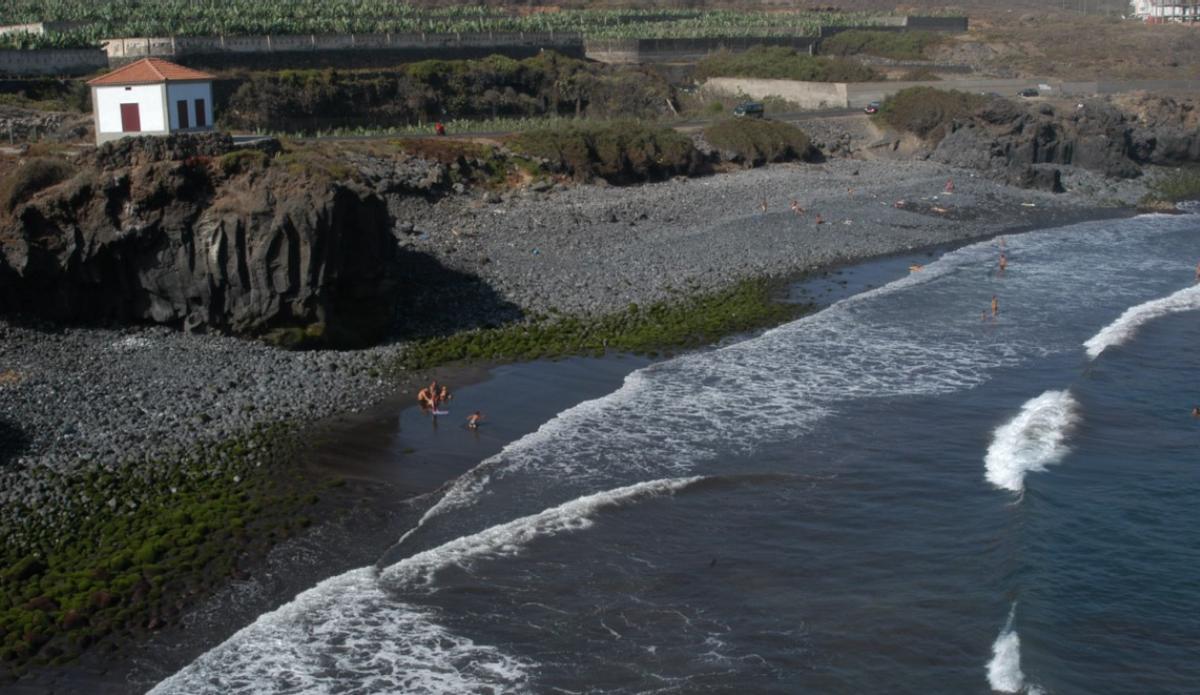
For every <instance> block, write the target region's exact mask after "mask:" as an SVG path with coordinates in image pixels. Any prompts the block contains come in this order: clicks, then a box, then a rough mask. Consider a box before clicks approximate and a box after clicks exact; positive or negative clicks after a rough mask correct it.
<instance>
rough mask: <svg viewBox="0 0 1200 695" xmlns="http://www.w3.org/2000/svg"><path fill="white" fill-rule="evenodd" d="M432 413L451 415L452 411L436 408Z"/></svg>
mask: <svg viewBox="0 0 1200 695" xmlns="http://www.w3.org/2000/svg"><path fill="white" fill-rule="evenodd" d="M432 413H433V414H434V415H449V414H450V411H449V410H434V411H432Z"/></svg>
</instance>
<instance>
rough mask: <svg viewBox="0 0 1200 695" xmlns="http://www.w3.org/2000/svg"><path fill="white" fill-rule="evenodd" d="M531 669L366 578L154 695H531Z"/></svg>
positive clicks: (267, 617)
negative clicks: (360, 691) (361, 693)
mask: <svg viewBox="0 0 1200 695" xmlns="http://www.w3.org/2000/svg"><path fill="white" fill-rule="evenodd" d="M531 668H532V664H530V663H529V662H527V661H525V660H522V659H517V658H514V657H511V656H508V655H506V654H504V653H503V652H501V651H500V650H499V649H496V648H495V647H491V646H486V645H480V644H475V643H474V642H472V641H471V640H469V639H467V638H465V637H461V636H458V635H455V634H453V633H451V632H449V631H448V630H446V629H445V628H443V627H441V626H440V625H437V624H436V623H435V622H434V614H433V612H432V611H430V610H427V609H424V608H418V607H416V606H412V605H408V604H404V603H400V602H398V601H396V600H395V598H394V597H393V596H391V595H389V594H388V593H387V592H386V591H384V589H383V588H382V587H381V586H380V585H379V582H378V575H377V573H376V572H375V570H374V568H364V569H358V570H353V571H351V572H347V573H345V574H342V575H339V576H337V577H334V578H332V579H328V580H326V581H324V582H321V583H320V584H318V585H316V586H315V587H313V588H312V589H309V590H308V591H305V592H304V593H302V594H300V595H299V596H297V597H296V599H295V600H294V601H292V602H291V603H289V604H287V605H285V606H283V607H281V608H279V609H277V610H275V611H272V612H270V613H265V614H263V615H261V616H259V618H258V619H257V620H255V621H254V622H253V623H252V624H250V625H249V626H247V627H245V628H243V629H241V630H240V631H238V632H237V633H236V634H235V635H233V636H232V637H230V638H229V639H228V640H226V641H225V642H224V643H222V644H221V645H219V646H217V647H215V648H214V649H212V650H210V651H208V652H207V653H206V654H204V655H203V656H201V657H200V658H198V659H196V660H195V661H193V662H192V663H191V664H190V665H189V666H187V667H186V668H184V669H183V670H181V671H179V672H178V673H176V674H175V675H173V676H171V677H170V678H168V679H166V680H164V681H162V682H161V683H159V684H158V685H157V686H155V687H154V689H153V690H151V691H150V693H151V695H169V694H173V693H179V694H181V695H184V694H186V695H205V694H208V693H211V694H212V695H228V694H231V693H246V694H247V695H249V694H251V693H296V692H351V691H356V692H357V690H356V689H355V688H353V687H352V684H355V683H357V684H359V685H360V686H362V687H363V688H364V689H366V690H369V691H370V692H405V693H468V692H494V693H517V692H525V691H527V690H528V681H529V671H530V669H531ZM368 684H369V687H366V686H367V685H368Z"/></svg>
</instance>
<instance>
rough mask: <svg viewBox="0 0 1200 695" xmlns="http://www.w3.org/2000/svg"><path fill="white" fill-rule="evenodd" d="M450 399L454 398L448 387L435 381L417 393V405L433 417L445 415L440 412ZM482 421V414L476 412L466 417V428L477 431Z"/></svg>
mask: <svg viewBox="0 0 1200 695" xmlns="http://www.w3.org/2000/svg"><path fill="white" fill-rule="evenodd" d="M452 398H454V396H453V395H452V394H451V393H450V389H449V387H447V386H446V385H445V384H439V383H438V382H437V379H434V380H433V381H431V382H429V385H428V386H426V387H425V388H423V389H421V390H420V391H417V404H418V405H420V406H421V410H424V411H426V412H428V413H430V414H432V415H433V416H434V417H437V416H438V415H444V414H446V413H443V412H442V411H441V407H442V406H443V405H445V404H446V403H449V402H450V400H451V399H452ZM482 421H483V413H482V412H480V411H478V410H476V411H475V412H473V413H471V414H470V415H469V416H467V427H468V428H469V429H473V430H474V429H478V428H479V423H480V422H482Z"/></svg>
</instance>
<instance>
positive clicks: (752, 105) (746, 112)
mask: <svg viewBox="0 0 1200 695" xmlns="http://www.w3.org/2000/svg"><path fill="white" fill-rule="evenodd" d="M764 111H765V109H764V108H763V105H762V103H760V102H757V101H743V102H742V103H740V104H738V105H737V106H735V107H733V115H735V116H737V117H739V118H741V117H742V116H748V117H750V118H762V117H763V112H764Z"/></svg>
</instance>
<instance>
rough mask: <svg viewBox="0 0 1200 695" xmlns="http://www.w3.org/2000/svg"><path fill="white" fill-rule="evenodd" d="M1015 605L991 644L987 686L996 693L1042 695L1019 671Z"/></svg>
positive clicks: (1018, 638)
mask: <svg viewBox="0 0 1200 695" xmlns="http://www.w3.org/2000/svg"><path fill="white" fill-rule="evenodd" d="M1016 613H1017V605H1016V604H1015V603H1014V604H1013V607H1012V608H1011V609H1010V610H1009V612H1008V620H1007V621H1006V622H1005V623H1004V629H1002V630H1001V631H1000V634H999V636H997V637H996V641H995V642H993V643H992V660H991V661H989V662H988V665H987V676H988V686H989V687H991V689H992V690H993V691H994V692H997V693H1025V694H1026V695H1042V693H1043V691H1042V689H1041V688H1039V687H1038V686H1036V685H1033V684H1030V683H1028V682H1027V681H1026V680H1025V673H1024V672H1023V671H1022V670H1021V638H1020V636H1018V635H1017V630H1016V627H1014V625H1013V621H1014V619H1015V618H1016Z"/></svg>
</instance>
